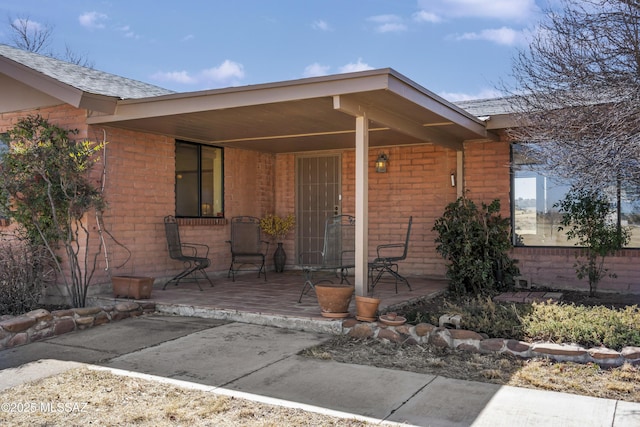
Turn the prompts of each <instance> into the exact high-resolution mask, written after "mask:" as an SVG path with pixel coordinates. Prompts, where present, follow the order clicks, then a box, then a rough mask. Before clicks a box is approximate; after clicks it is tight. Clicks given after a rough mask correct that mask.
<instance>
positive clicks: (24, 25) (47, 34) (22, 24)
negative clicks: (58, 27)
mask: <svg viewBox="0 0 640 427" xmlns="http://www.w3.org/2000/svg"><path fill="white" fill-rule="evenodd" d="M9 26H10V27H11V41H12V44H13V45H14V46H15V47H17V48H18V49H22V50H26V51H27V52H34V53H41V54H46V53H47V52H46V50H47V48H48V47H49V45H50V44H51V37H52V34H53V27H52V26H50V25H48V24H41V23H38V22H35V21H32V20H31V19H30V18H29V17H28V16H26V17H16V18H12V17H9Z"/></svg>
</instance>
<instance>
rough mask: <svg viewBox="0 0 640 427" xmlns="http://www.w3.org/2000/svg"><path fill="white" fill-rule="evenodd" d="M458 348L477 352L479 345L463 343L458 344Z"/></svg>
mask: <svg viewBox="0 0 640 427" xmlns="http://www.w3.org/2000/svg"><path fill="white" fill-rule="evenodd" d="M456 350H461V351H468V352H471V353H477V352H478V347H477V346H475V345H473V344H467V343H462V344H458V345H457V346H456Z"/></svg>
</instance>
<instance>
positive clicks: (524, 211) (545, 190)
mask: <svg viewBox="0 0 640 427" xmlns="http://www.w3.org/2000/svg"><path fill="white" fill-rule="evenodd" d="M512 158H513V161H512V168H513V182H512V186H511V197H512V204H511V206H512V208H513V215H512V220H513V230H514V243H515V245H516V246H574V243H575V241H574V240H571V241H570V240H568V239H567V237H566V235H565V234H564V232H559V231H558V225H559V223H560V220H561V219H562V215H561V214H560V213H559V212H558V208H557V207H554V205H555V204H556V203H557V202H559V201H560V200H562V199H564V197H565V195H566V194H567V192H568V191H569V189H570V188H571V183H570V182H568V181H567V180H566V179H558V178H557V177H554V176H553V175H552V174H551V173H549V172H548V171H546V170H545V169H544V168H543V167H542V166H541V165H540V164H538V163H537V162H536V160H535V158H531V157H530V156H527V155H525V154H524V153H523V150H522V146H521V145H518V144H515V145H513V151H512ZM609 194H610V195H611V203H612V204H613V205H614V206H616V207H618V206H620V207H621V210H620V214H619V215H617V214H616V215H615V218H612V220H613V221H619V222H620V224H621V225H622V226H625V227H629V228H630V231H631V241H630V242H629V244H628V245H627V246H628V247H634V248H638V247H640V200H638V198H637V197H630V196H628V195H627V194H626V192H625V191H624V183H622V185H619V188H615V187H614V188H611V189H610V191H609Z"/></svg>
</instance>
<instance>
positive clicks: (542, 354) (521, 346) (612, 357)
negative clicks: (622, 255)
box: [342, 319, 640, 367]
mask: <svg viewBox="0 0 640 427" xmlns="http://www.w3.org/2000/svg"><path fill="white" fill-rule="evenodd" d="M342 328H343V334H345V335H348V336H350V337H352V338H359V339H363V338H375V339H382V340H388V341H390V342H394V343H405V344H414V345H415V344H429V345H434V346H436V347H448V348H452V349H456V350H464V351H474V352H478V353H506V354H510V355H512V356H517V357H520V358H523V359H529V358H535V357H538V358H547V359H552V360H555V361H558V362H576V363H596V364H598V365H600V366H602V367H615V366H621V365H623V364H624V363H631V364H634V365H635V364H640V347H624V348H623V349H622V350H621V351H619V352H618V351H615V350H612V349H609V348H606V347H594V348H590V349H585V348H583V347H581V346H578V345H575V344H554V343H549V342H536V343H527V342H524V341H518V340H514V339H503V338H487V337H486V336H484V335H481V334H478V333H477V332H473V331H468V330H465V329H448V328H444V327H438V326H435V325H432V324H429V323H419V324H417V325H415V326H414V325H408V324H404V325H400V326H388V325H385V324H383V323H378V322H370V323H369V322H360V321H358V320H356V319H347V320H344V321H343V322H342Z"/></svg>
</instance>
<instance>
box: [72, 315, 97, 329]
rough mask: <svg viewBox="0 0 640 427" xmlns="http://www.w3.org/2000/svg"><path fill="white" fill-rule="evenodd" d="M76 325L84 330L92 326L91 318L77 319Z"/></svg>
mask: <svg viewBox="0 0 640 427" xmlns="http://www.w3.org/2000/svg"><path fill="white" fill-rule="evenodd" d="M76 325H77V326H78V328H80V329H86V328H88V327H90V326H92V325H93V316H84V317H78V318H77V319H76Z"/></svg>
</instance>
